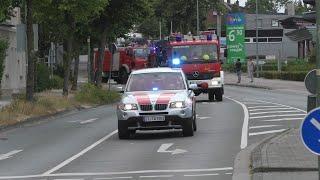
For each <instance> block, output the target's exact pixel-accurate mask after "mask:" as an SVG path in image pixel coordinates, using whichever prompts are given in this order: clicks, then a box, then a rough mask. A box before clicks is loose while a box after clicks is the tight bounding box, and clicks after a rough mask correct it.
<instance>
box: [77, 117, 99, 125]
mask: <svg viewBox="0 0 320 180" xmlns="http://www.w3.org/2000/svg"><path fill="white" fill-rule="evenodd" d="M96 120H98V118H93V119H88V120H85V121H81V122H80V124H88V123H92V122H94V121H96Z"/></svg>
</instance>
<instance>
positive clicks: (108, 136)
mask: <svg viewBox="0 0 320 180" xmlns="http://www.w3.org/2000/svg"><path fill="white" fill-rule="evenodd" d="M116 133H118V130H115V131H113V132H112V133H110V134H108V135H106V136H104V137H103V138H101V139H99V140H98V141H96V142H95V143H93V144H91V145H90V146H88V147H87V148H85V149H83V150H82V151H80V152H79V153H78V154H75V155H73V156H72V157H70V158H69V159H67V160H65V161H63V162H62V163H60V164H59V165H57V166H56V167H54V168H52V169H50V170H48V171H46V172H44V173H43V175H49V174H51V173H53V172H55V171H57V170H59V169H61V168H62V167H64V166H66V165H67V164H69V163H70V162H72V161H74V160H75V159H77V158H79V157H80V156H82V155H84V154H85V153H86V152H88V151H90V150H91V149H93V148H94V147H96V146H98V145H99V144H101V143H102V142H103V141H105V140H107V139H109V138H110V137H111V136H113V135H115V134H116Z"/></svg>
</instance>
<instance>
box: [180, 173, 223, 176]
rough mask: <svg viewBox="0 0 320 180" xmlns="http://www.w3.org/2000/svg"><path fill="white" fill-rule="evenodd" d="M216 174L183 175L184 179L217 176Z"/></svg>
mask: <svg viewBox="0 0 320 180" xmlns="http://www.w3.org/2000/svg"><path fill="white" fill-rule="evenodd" d="M218 175H219V174H218V173H214V174H186V175H183V176H185V177H203V176H218Z"/></svg>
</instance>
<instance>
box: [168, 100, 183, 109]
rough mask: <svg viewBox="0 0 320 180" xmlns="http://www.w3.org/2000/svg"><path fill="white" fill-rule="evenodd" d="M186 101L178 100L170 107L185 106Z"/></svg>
mask: <svg viewBox="0 0 320 180" xmlns="http://www.w3.org/2000/svg"><path fill="white" fill-rule="evenodd" d="M185 107H186V103H185V102H183V101H176V102H171V103H170V108H185Z"/></svg>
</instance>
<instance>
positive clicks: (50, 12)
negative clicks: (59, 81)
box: [36, 0, 108, 96]
mask: <svg viewBox="0 0 320 180" xmlns="http://www.w3.org/2000/svg"><path fill="white" fill-rule="evenodd" d="M37 1H38V4H37V15H36V16H37V18H38V20H39V22H40V23H43V24H45V26H46V27H47V28H48V29H50V32H51V33H52V36H53V37H54V38H55V39H57V40H59V41H63V44H64V47H65V51H66V53H65V54H64V61H63V66H64V83H63V84H64V85H63V95H65V96H67V95H68V92H69V79H70V66H71V61H72V58H73V57H74V54H73V50H74V47H73V45H74V41H75V38H76V36H75V33H76V32H77V31H78V28H79V26H78V25H79V24H87V23H88V22H89V21H90V20H91V19H92V18H93V17H95V16H99V13H100V12H101V11H102V10H103V9H104V8H105V7H106V5H107V3H108V0H90V1H87V0H70V1H67V0H37ZM44 9H45V10H46V11H43V10H44ZM49 26H50V27H49Z"/></svg>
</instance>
